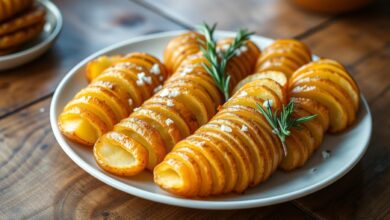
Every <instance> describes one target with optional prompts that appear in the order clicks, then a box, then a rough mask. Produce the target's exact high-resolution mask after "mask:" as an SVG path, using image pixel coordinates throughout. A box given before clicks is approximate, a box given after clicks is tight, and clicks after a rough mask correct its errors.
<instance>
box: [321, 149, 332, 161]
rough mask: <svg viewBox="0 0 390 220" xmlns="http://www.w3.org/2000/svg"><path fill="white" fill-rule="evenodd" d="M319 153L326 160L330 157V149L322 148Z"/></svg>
mask: <svg viewBox="0 0 390 220" xmlns="http://www.w3.org/2000/svg"><path fill="white" fill-rule="evenodd" d="M321 155H322V159H324V160H326V159H328V158H329V157H330V151H329V150H323V151H322V152H321Z"/></svg>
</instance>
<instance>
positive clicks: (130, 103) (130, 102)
mask: <svg viewBox="0 0 390 220" xmlns="http://www.w3.org/2000/svg"><path fill="white" fill-rule="evenodd" d="M127 102H128V103H129V106H132V105H133V103H134V102H133V100H132V99H131V98H129V99H128V100H127Z"/></svg>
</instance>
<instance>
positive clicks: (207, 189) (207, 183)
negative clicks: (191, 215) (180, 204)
mask: <svg viewBox="0 0 390 220" xmlns="http://www.w3.org/2000/svg"><path fill="white" fill-rule="evenodd" d="M176 151H178V152H185V153H186V154H187V155H188V156H189V157H192V158H193V159H194V163H197V164H198V167H199V170H200V175H201V185H200V189H199V193H198V195H199V196H201V197H206V196H209V195H210V194H211V188H212V185H213V182H212V180H213V177H212V174H211V172H212V168H211V166H210V163H209V162H208V161H207V159H206V158H205V157H204V156H203V155H202V154H199V153H197V152H195V151H194V150H193V149H191V148H184V147H183V148H179V149H177V150H176Z"/></svg>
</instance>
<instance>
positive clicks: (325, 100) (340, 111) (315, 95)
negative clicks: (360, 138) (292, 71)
mask: <svg viewBox="0 0 390 220" xmlns="http://www.w3.org/2000/svg"><path fill="white" fill-rule="evenodd" d="M290 97H304V98H309V99H313V100H316V101H318V102H320V103H321V104H323V105H324V106H326V107H327V108H328V110H329V119H330V126H329V131H330V132H332V133H336V132H341V131H343V130H344V129H346V127H347V124H348V115H347V112H346V111H345V109H344V108H343V106H342V104H341V103H340V102H339V101H338V100H337V99H335V97H334V96H333V95H332V94H329V93H328V92H327V91H325V90H323V89H321V88H319V87H316V86H296V87H293V88H292V90H291V91H290Z"/></svg>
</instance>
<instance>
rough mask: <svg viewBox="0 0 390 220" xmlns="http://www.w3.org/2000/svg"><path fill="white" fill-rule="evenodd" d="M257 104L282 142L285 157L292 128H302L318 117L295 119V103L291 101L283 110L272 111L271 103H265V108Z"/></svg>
mask: <svg viewBox="0 0 390 220" xmlns="http://www.w3.org/2000/svg"><path fill="white" fill-rule="evenodd" d="M256 104H257V108H258V111H259V112H260V113H261V114H262V115H264V117H265V119H266V120H267V121H268V123H269V124H270V125H271V127H272V132H273V133H274V134H276V135H277V136H278V137H279V139H280V141H281V142H282V146H283V151H284V156H286V155H287V148H286V137H287V136H289V135H290V134H291V132H290V129H291V128H298V129H299V128H301V125H300V124H301V123H304V122H307V121H310V120H313V119H314V118H315V117H317V115H310V116H305V117H301V118H295V117H293V115H292V114H293V112H294V102H293V101H292V100H291V101H290V102H289V103H288V104H287V106H284V105H283V107H282V110H281V111H279V110H276V111H272V109H271V101H270V100H267V101H265V102H264V105H265V106H264V108H263V106H261V105H260V104H259V103H256Z"/></svg>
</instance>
